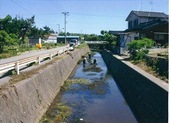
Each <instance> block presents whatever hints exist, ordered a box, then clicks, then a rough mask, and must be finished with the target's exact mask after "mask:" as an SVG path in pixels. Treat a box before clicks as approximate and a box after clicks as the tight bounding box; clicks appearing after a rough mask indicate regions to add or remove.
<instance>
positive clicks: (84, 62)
mask: <svg viewBox="0 0 171 123" xmlns="http://www.w3.org/2000/svg"><path fill="white" fill-rule="evenodd" d="M86 60H87V59H86V57H84V58H83V67H85V64H86Z"/></svg>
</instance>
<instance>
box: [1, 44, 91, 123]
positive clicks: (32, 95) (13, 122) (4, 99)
mask: <svg viewBox="0 0 171 123" xmlns="http://www.w3.org/2000/svg"><path fill="white" fill-rule="evenodd" d="M88 51H89V48H88V47H84V48H82V49H81V50H75V51H73V52H72V53H71V54H70V55H67V56H66V57H65V58H62V59H61V60H58V61H56V62H55V63H53V64H51V65H49V66H47V67H46V68H45V69H43V70H41V71H39V73H38V74H36V75H34V76H32V77H31V78H29V79H26V80H23V81H21V82H18V83H17V84H15V85H14V86H11V87H10V88H8V89H6V90H4V91H2V90H1V93H0V123H37V122H38V121H39V119H40V118H41V117H42V115H43V114H44V113H45V112H46V110H47V108H48V107H49V105H50V104H51V102H52V101H53V99H54V98H55V96H56V95H57V93H58V92H59V90H60V86H61V85H63V82H64V81H65V80H66V79H67V77H68V76H69V74H70V73H71V71H72V70H73V68H74V67H75V65H76V64H77V62H78V60H80V59H81V56H82V55H85V54H86V53H87V52H88Z"/></svg>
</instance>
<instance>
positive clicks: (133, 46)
mask: <svg viewBox="0 0 171 123" xmlns="http://www.w3.org/2000/svg"><path fill="white" fill-rule="evenodd" d="M153 45H154V41H153V40H151V39H148V38H143V39H141V40H133V41H131V42H129V43H128V50H129V52H130V54H131V58H132V59H133V60H141V59H143V58H144V57H145V54H147V53H148V50H147V48H151V47H152V46H153Z"/></svg>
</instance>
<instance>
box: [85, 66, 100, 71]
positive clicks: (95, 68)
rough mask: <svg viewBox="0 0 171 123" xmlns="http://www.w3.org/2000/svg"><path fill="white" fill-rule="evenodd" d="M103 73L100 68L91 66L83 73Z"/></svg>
mask: <svg viewBox="0 0 171 123" xmlns="http://www.w3.org/2000/svg"><path fill="white" fill-rule="evenodd" d="M88 71H90V72H101V71H103V70H102V69H101V68H100V67H97V66H96V65H89V66H88V67H85V68H84V69H83V72H88Z"/></svg>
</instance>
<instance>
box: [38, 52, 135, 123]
mask: <svg viewBox="0 0 171 123" xmlns="http://www.w3.org/2000/svg"><path fill="white" fill-rule="evenodd" d="M94 59H96V60H97V64H96V65H94V64H92V62H91V61H93V60H94ZM69 82H70V84H68V83H69ZM68 83H67V84H64V86H63V87H62V88H61V91H60V93H59V94H58V95H57V97H56V98H55V100H54V102H53V103H52V105H51V106H50V108H49V110H48V111H47V112H46V114H45V115H44V116H43V117H42V119H41V120H40V123H137V120H136V119H135V117H134V115H133V113H132V112H131V110H130V108H129V106H128V105H127V103H126V101H125V99H124V97H123V96H122V94H121V92H120V90H119V88H118V87H117V84H116V82H115V80H114V79H113V78H112V76H111V75H110V74H109V72H108V71H107V67H106V65H105V63H104V61H103V59H102V57H101V55H100V54H99V53H95V54H94V55H93V57H92V58H91V60H89V59H88V60H87V62H86V64H85V66H83V63H82V62H81V63H80V64H78V66H77V67H76V69H75V70H74V72H73V73H72V75H71V76H70V77H69V80H68Z"/></svg>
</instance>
